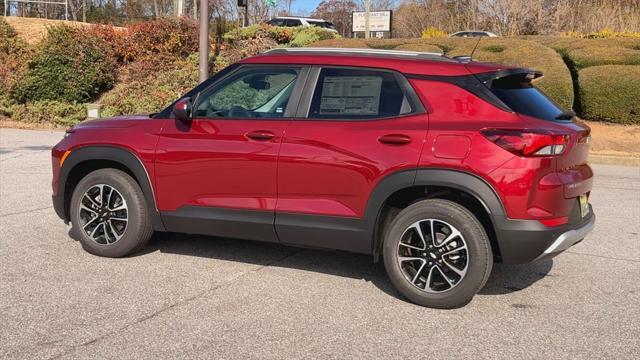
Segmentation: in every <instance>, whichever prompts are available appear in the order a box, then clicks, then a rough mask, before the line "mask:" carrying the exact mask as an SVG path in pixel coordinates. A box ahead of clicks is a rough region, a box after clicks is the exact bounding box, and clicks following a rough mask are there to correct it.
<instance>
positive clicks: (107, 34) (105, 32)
mask: <svg viewBox="0 0 640 360" xmlns="http://www.w3.org/2000/svg"><path fill="white" fill-rule="evenodd" d="M85 31H86V32H87V35H88V36H91V37H96V38H98V39H100V40H102V43H104V44H106V45H107V46H109V47H110V48H111V54H112V55H113V57H114V59H115V60H116V62H117V63H118V64H119V65H122V64H127V63H129V62H131V61H133V60H134V49H133V48H134V45H132V44H131V41H130V30H129V29H128V28H127V29H122V28H120V29H118V28H115V27H113V26H110V25H93V26H89V27H87V28H86V29H85ZM136 46H137V45H136Z"/></svg>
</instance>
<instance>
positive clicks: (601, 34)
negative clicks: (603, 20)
mask: <svg viewBox="0 0 640 360" xmlns="http://www.w3.org/2000/svg"><path fill="white" fill-rule="evenodd" d="M561 36H564V37H573V38H586V39H608V38H616V37H627V38H639V39H640V32H633V31H621V32H619V31H613V30H611V29H608V28H604V29H602V30H600V31H596V32H591V33H586V34H585V33H581V32H578V31H569V32H565V33H562V34H561Z"/></svg>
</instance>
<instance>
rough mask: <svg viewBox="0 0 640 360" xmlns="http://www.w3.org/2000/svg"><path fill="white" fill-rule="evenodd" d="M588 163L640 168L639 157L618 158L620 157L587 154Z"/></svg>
mask: <svg viewBox="0 0 640 360" xmlns="http://www.w3.org/2000/svg"><path fill="white" fill-rule="evenodd" d="M589 161H590V162H592V163H594V164H607V165H625V166H636V167H640V157H639V156H620V155H604V154H594V153H591V154H589Z"/></svg>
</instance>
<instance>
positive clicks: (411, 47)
mask: <svg viewBox="0 0 640 360" xmlns="http://www.w3.org/2000/svg"><path fill="white" fill-rule="evenodd" d="M396 50H407V51H422V52H435V53H441V54H444V53H445V52H444V49H442V48H440V47H438V46H436V45H433V44H426V43H420V42H412V43H408V44H404V45H400V46H398V47H396Z"/></svg>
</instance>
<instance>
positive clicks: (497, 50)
mask: <svg viewBox="0 0 640 360" xmlns="http://www.w3.org/2000/svg"><path fill="white" fill-rule="evenodd" d="M504 49H506V47H504V46H503V45H489V46H485V47H484V48H482V50H484V51H488V52H492V53H500V52H503V51H504Z"/></svg>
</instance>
